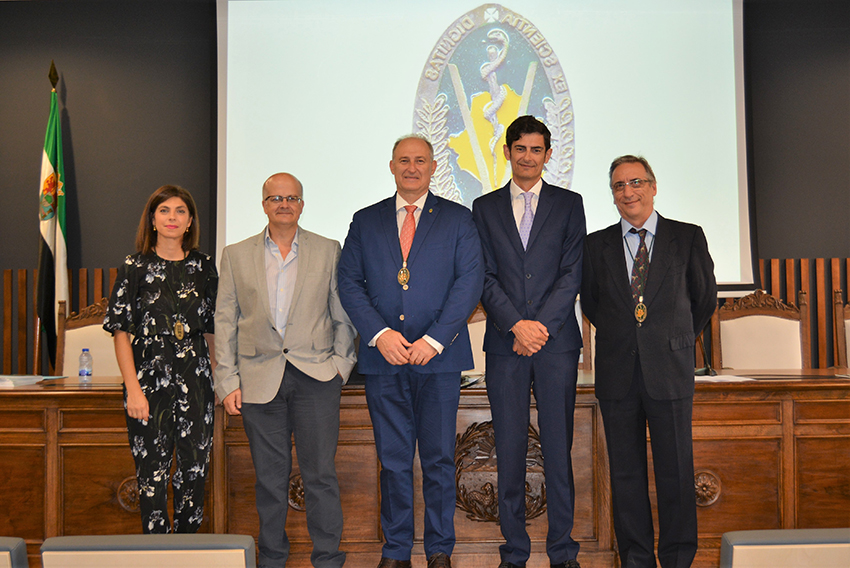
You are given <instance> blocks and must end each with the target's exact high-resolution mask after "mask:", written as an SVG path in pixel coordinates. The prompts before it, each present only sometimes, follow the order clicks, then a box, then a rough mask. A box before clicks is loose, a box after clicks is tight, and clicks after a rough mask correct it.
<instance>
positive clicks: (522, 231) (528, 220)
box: [519, 191, 534, 250]
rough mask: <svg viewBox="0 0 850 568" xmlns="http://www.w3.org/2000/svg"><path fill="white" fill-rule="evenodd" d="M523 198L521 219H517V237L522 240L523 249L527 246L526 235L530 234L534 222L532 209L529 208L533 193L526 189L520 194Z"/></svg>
mask: <svg viewBox="0 0 850 568" xmlns="http://www.w3.org/2000/svg"><path fill="white" fill-rule="evenodd" d="M522 196H523V198H524V199H525V210H524V211H523V212H522V219H520V221H519V238H520V240H521V241H522V248H523V250H525V249H527V248H528V235H530V234H531V225H533V224H534V211H532V209H531V198H532V197H534V194H533V193H531V192H530V191H526V192H525V193H523V194H522Z"/></svg>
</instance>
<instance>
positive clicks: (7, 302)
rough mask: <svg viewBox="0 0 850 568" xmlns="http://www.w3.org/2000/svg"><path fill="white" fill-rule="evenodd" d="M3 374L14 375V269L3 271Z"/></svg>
mask: <svg viewBox="0 0 850 568" xmlns="http://www.w3.org/2000/svg"><path fill="white" fill-rule="evenodd" d="M3 374H4V375H11V374H12V269H11V268H7V269H6V270H4V271H3Z"/></svg>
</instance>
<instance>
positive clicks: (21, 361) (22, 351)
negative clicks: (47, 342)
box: [17, 269, 29, 375]
mask: <svg viewBox="0 0 850 568" xmlns="http://www.w3.org/2000/svg"><path fill="white" fill-rule="evenodd" d="M17 272H18V374H19V375H26V374H27V344H28V343H29V337H28V335H29V334H28V333H27V271H26V270H24V269H18V271H17Z"/></svg>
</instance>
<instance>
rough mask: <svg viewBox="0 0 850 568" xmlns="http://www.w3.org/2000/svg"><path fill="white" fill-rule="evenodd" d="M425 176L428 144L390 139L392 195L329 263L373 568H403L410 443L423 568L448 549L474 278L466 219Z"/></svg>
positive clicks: (471, 228)
mask: <svg viewBox="0 0 850 568" xmlns="http://www.w3.org/2000/svg"><path fill="white" fill-rule="evenodd" d="M435 168H436V162H435V161H434V157H433V148H432V147H431V144H430V142H428V141H427V140H425V139H424V138H421V137H419V136H415V135H411V136H406V137H403V138H401V139H399V140H398V141H397V142H396V144H395V146H394V147H393V153H392V160H391V161H390V171H391V172H392V174H393V176H394V178H395V184H396V193H395V195H393V196H392V197H389V198H387V199H384V200H383V201H380V202H378V203H376V204H374V205H371V206H369V207H366V208H365V209H362V210H360V211H358V212H357V213H355V214H354V218H353V219H352V221H351V227H350V228H349V231H348V236H347V237H346V239H345V245H344V246H343V250H342V256H341V257H340V261H339V297H340V300H341V301H342V305H343V307H344V308H345V310H346V312H348V315H349V317H350V318H351V321H352V322H353V323H354V326H355V327H356V328H357V331H358V332H359V333H360V351H359V356H358V361H359V363H358V370H359V371H360V373H361V374H363V375H364V376H365V379H366V401H367V404H368V406H369V414H370V416H371V418H372V429H373V431H374V435H375V446H376V450H377V454H378V459H379V460H380V461H381V528H382V530H383V533H384V538H385V540H386V543H385V545H384V547H383V551H382V558H381V561H380V563H379V566H380V567H381V568H409V567H410V565H411V564H410V553H411V548H412V546H413V531H414V520H413V458H414V453H415V451H416V449H417V444H418V450H419V461H420V463H421V466H422V478H423V488H422V493H423V497H424V500H425V519H424V544H425V555H426V557H427V558H428V567H429V568H445V567H450V566H451V561H450V557H451V554H452V550H453V548H454V544H455V533H454V512H455V461H454V451H455V423H456V417H457V409H458V403H459V399H460V373H461V371H464V370H466V369H471V368H472V367H473V366H474V364H473V360H472V351H471V348H470V343H469V333H468V330H467V323H466V320H467V318H468V317H469V315H470V314H471V313H472V311H473V309H474V308H475V306H476V305H477V303H478V300H479V298H480V297H481V289H482V285H483V280H484V271H483V263H482V260H481V244H480V241H479V239H478V232H477V231H476V229H475V225H474V224H473V222H472V214H471V213H470V211H469V209H467V208H465V207H463V206H462V205H460V204H457V203H453V202H451V201H448V200H446V199H443V198H440V197H437V196H435V195H434V194H432V193H430V192H429V191H428V187H429V185H430V180H431V175H432V174H433V173H434V170H435Z"/></svg>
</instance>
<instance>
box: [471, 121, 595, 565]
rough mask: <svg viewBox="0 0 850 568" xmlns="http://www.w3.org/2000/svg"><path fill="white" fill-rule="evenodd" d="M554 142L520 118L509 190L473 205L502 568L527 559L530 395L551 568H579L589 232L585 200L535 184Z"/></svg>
mask: <svg viewBox="0 0 850 568" xmlns="http://www.w3.org/2000/svg"><path fill="white" fill-rule="evenodd" d="M550 139H551V137H550V133H549V129H548V128H547V127H546V125H545V124H543V123H542V122H540V121H539V120H537V119H535V118H534V117H533V116H521V117H519V118H517V119H516V120H515V121H514V122H513V123H511V125H510V126H509V127H508V130H507V132H506V135H505V147H504V152H505V157H506V158H507V159H508V160H510V162H511V181H510V182H509V183H508V184H507V185H505V187H503V188H501V189H498V190H496V191H494V192H492V193H488V194H487V195H484V196H481V197H479V198H478V199H476V200H475V202H474V203H473V204H472V216H473V218H474V219H475V224H476V226H477V227H478V233H479V234H480V235H481V246H482V249H483V251H484V267H485V272H484V294H483V296H482V297H481V303H482V304H483V305H484V309H485V310H486V312H487V329H486V331H485V334H484V351H485V352H486V353H487V396H488V398H489V400H490V410H491V412H492V413H493V433H494V435H495V439H496V440H495V441H496V455H497V459H498V468H499V469H498V485H499V524H500V526H501V529H502V535H503V536H504V537H505V543H504V544H503V545H502V546H501V547H500V550H499V552H500V557H501V562H502V563H501V565H500V568H517V567H522V566H525V563H526V561H527V560H528V557H529V554H530V552H531V541H530V539H529V537H528V531H527V530H526V528H525V463H526V453H527V451H528V422H529V406H530V400H531V394H530V393H531V389H532V388H533V389H534V398H535V400H536V402H537V418H538V420H537V422H538V425H539V426H540V443H541V446H542V450H543V467H544V474H545V476H546V498H547V515H548V519H549V532H548V535H547V537H546V552H547V553H548V555H549V560H550V562H551V565H552V566H553V567H554V568H578V567H579V563H578V561H577V560H576V555H577V554H578V549H579V545H578V543H577V542H576V541H575V540H574V539H573V538H572V537H571V536H570V532H571V530H572V528H573V509H574V506H575V488H574V483H573V470H572V460H571V458H570V449H571V447H572V443H573V410H574V408H575V397H576V381H577V372H578V356H579V350H580V349H581V332H580V331H579V328H578V324H577V322H576V317H575V301H576V295H577V294H578V291H579V287H580V286H581V255H582V251H583V248H584V237H585V234H586V228H585V221H584V207H583V205H582V200H581V196H580V195H579V194H577V193H574V192H572V191H569V190H567V189H562V188H560V187H555V186H553V185H549V184H548V183H546V182H545V181H543V179H542V177H541V176H542V175H543V165H544V164H545V163H546V162H547V161H548V160H549V157H550V156H551V155H552V149H551V147H550Z"/></svg>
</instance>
